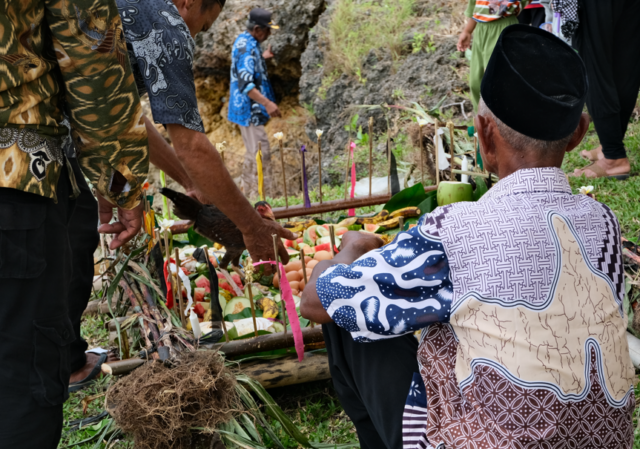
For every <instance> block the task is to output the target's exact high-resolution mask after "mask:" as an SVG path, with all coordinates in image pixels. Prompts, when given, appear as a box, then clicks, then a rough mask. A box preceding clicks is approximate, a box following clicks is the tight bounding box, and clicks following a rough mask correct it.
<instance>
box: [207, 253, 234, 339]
mask: <svg viewBox="0 0 640 449" xmlns="http://www.w3.org/2000/svg"><path fill="white" fill-rule="evenodd" d="M204 256H205V257H206V258H207V267H208V266H209V264H210V263H211V259H210V258H209V247H208V246H206V245H205V247H204ZM214 275H215V273H214ZM219 290H220V289H218V294H220V292H219ZM213 300H214V299H213V298H211V301H213ZM215 300H216V301H218V302H219V301H220V298H215ZM222 330H223V331H224V339H225V340H226V341H227V343H229V333H228V332H227V323H226V322H225V321H224V310H223V311H222Z"/></svg>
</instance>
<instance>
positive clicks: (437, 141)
mask: <svg viewBox="0 0 640 449" xmlns="http://www.w3.org/2000/svg"><path fill="white" fill-rule="evenodd" d="M439 125H440V124H439V123H438V121H437V120H436V132H435V134H434V135H433V138H434V144H435V147H436V150H435V155H436V187H438V186H439V185H440V133H439V131H440V126H439Z"/></svg>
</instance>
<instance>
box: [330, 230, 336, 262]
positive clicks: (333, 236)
mask: <svg viewBox="0 0 640 449" xmlns="http://www.w3.org/2000/svg"><path fill="white" fill-rule="evenodd" d="M329 238H330V239H331V256H332V257H336V250H335V247H336V231H335V229H334V228H333V226H329Z"/></svg>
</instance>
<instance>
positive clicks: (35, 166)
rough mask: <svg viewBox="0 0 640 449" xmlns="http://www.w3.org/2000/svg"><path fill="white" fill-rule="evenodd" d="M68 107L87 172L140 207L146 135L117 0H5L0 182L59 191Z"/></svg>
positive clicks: (121, 201) (120, 201)
mask: <svg viewBox="0 0 640 449" xmlns="http://www.w3.org/2000/svg"><path fill="white" fill-rule="evenodd" d="M63 111H65V112H67V113H68V119H69V122H70V125H71V136H72V138H73V140H74V144H75V147H76V150H77V152H78V158H79V161H80V164H81V166H82V169H83V172H84V174H85V176H87V177H88V178H89V180H90V181H91V182H92V183H93V185H94V186H95V187H96V188H97V190H98V191H99V192H100V194H102V196H103V197H105V198H106V199H108V200H109V201H111V202H112V203H114V204H117V205H119V206H121V207H124V208H132V207H134V206H135V205H136V204H137V203H138V201H139V197H140V192H141V187H142V184H143V182H144V179H145V177H146V176H147V172H148V165H149V162H148V148H147V134H146V130H145V126H144V122H143V118H142V109H141V106H140V99H139V96H138V92H137V89H136V85H135V81H134V77H133V75H132V73H131V68H130V65H129V59H128V56H127V50H126V43H125V41H124V35H123V31H122V24H121V22H120V16H119V14H118V9H117V7H116V4H115V1H114V0H5V1H3V2H0V187H5V188H13V189H18V190H22V191H25V192H30V193H34V194H37V195H41V196H44V197H47V198H55V197H56V196H55V188H56V185H57V182H58V178H59V176H60V172H61V168H62V165H63V163H64V159H65V156H64V152H63V151H62V149H61V141H62V139H63V138H64V137H65V136H66V135H67V134H68V129H67V128H66V127H65V126H64V125H62V122H63V120H64V115H63ZM116 172H119V173H121V174H122V175H123V176H124V177H125V178H126V181H127V185H125V188H124V189H122V192H120V193H114V192H112V191H111V185H112V182H113V176H114V174H115V173H116ZM114 190H115V189H114ZM118 190H120V189H118Z"/></svg>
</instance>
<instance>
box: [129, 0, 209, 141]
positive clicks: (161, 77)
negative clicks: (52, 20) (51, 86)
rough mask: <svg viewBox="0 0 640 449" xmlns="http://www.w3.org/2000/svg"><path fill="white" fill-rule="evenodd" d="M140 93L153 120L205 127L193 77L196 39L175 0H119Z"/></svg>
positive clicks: (191, 126)
mask: <svg viewBox="0 0 640 449" xmlns="http://www.w3.org/2000/svg"><path fill="white" fill-rule="evenodd" d="M117 3H118V10H119V11H120V16H121V17H122V26H123V27H124V35H125V38H126V40H127V49H128V50H129V59H130V60H131V66H132V68H133V74H134V76H135V79H136V85H137V86H138V92H139V93H140V95H141V96H142V95H144V94H145V93H147V94H149V104H150V105H151V112H152V114H153V120H154V122H156V123H160V124H162V125H168V124H177V125H182V126H184V127H185V128H188V129H192V130H194V131H199V132H201V133H203V132H204V125H203V124H202V118H201V117H200V111H199V110H198V100H197V98H196V85H195V81H194V78H193V52H194V49H195V42H194V41H193V38H192V37H191V34H190V33H189V28H188V27H187V25H186V24H185V23H184V20H183V19H182V17H181V16H180V13H179V12H178V9H177V8H176V6H175V5H174V4H173V2H172V1H171V0H117Z"/></svg>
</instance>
